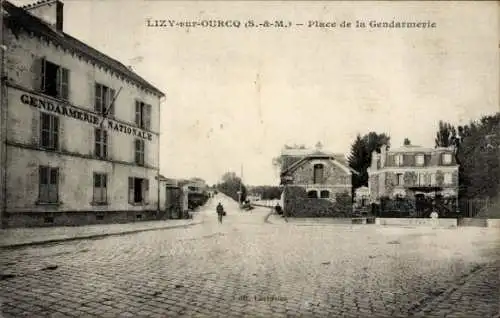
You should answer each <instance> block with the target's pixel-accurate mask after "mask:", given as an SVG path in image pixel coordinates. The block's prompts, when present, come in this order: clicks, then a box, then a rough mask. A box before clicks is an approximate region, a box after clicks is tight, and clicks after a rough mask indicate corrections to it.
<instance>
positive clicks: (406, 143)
mask: <svg viewBox="0 0 500 318" xmlns="http://www.w3.org/2000/svg"><path fill="white" fill-rule="evenodd" d="M403 145H405V146H409V145H411V141H410V139H408V138H405V140H404V141H403Z"/></svg>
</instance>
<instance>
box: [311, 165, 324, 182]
mask: <svg viewBox="0 0 500 318" xmlns="http://www.w3.org/2000/svg"><path fill="white" fill-rule="evenodd" d="M323 172H324V171H323V165H322V164H316V165H314V176H313V178H314V180H313V183H314V184H317V183H323V177H324V176H323Z"/></svg>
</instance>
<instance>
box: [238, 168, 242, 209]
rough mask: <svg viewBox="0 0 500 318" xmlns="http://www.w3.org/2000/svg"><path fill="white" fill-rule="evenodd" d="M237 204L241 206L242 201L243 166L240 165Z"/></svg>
mask: <svg viewBox="0 0 500 318" xmlns="http://www.w3.org/2000/svg"><path fill="white" fill-rule="evenodd" d="M239 194H240V195H239V201H240V202H239V203H240V204H241V203H242V201H243V164H241V169H240V191H239Z"/></svg>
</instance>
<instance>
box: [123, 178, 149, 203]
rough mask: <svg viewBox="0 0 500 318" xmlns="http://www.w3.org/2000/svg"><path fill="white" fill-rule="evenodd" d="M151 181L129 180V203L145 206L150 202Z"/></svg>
mask: <svg viewBox="0 0 500 318" xmlns="http://www.w3.org/2000/svg"><path fill="white" fill-rule="evenodd" d="M148 199H149V180H148V179H141V178H133V177H129V178H128V202H129V203H130V204H145V203H147V202H148V201H149V200H148Z"/></svg>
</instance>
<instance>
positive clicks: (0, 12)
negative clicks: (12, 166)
mask: <svg viewBox="0 0 500 318" xmlns="http://www.w3.org/2000/svg"><path fill="white" fill-rule="evenodd" d="M3 4H4V1H3V0H0V136H1V138H0V188H1V190H0V205H1V209H0V227H1V228H3V227H4V223H5V215H6V212H7V166H6V165H7V118H6V116H7V102H6V98H7V96H6V86H5V85H6V83H5V80H6V79H5V69H4V65H5V51H6V50H7V47H6V46H5V39H4V9H3Z"/></svg>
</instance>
